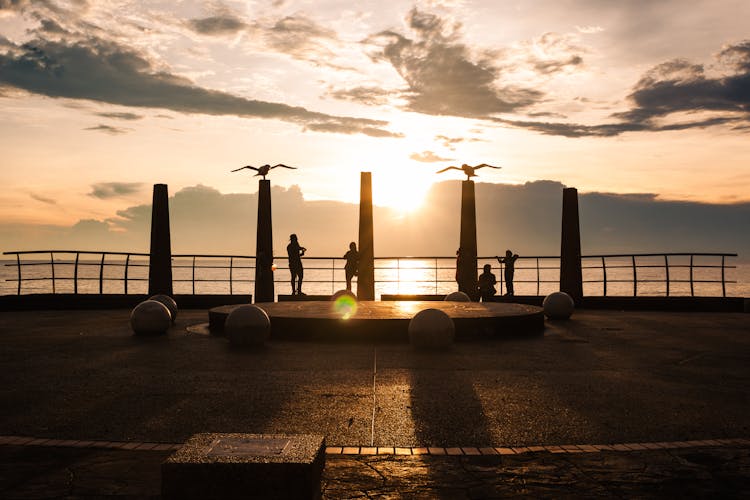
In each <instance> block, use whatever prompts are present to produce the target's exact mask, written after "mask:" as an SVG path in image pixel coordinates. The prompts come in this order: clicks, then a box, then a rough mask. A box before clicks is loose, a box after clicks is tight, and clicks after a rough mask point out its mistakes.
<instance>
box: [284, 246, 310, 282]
mask: <svg viewBox="0 0 750 500" xmlns="http://www.w3.org/2000/svg"><path fill="white" fill-rule="evenodd" d="M289 240H290V241H289V244H288V245H287V246H286V253H287V255H288V256H289V272H290V273H291V274H292V295H305V294H304V293H302V277H303V275H304V271H305V270H304V269H303V268H302V259H301V257H302V256H303V255H305V251H307V248H305V247H302V246H300V244H299V242H298V241H297V235H296V234H290V235H289ZM295 282H296V288H295Z"/></svg>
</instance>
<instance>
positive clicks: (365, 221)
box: [357, 172, 375, 300]
mask: <svg viewBox="0 0 750 500" xmlns="http://www.w3.org/2000/svg"><path fill="white" fill-rule="evenodd" d="M372 226H373V224H372V172H362V173H361V175H360V190H359V274H358V277H357V298H358V299H359V300H375V248H374V238H373V230H372Z"/></svg>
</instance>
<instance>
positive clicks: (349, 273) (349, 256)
mask: <svg viewBox="0 0 750 500" xmlns="http://www.w3.org/2000/svg"><path fill="white" fill-rule="evenodd" d="M344 258H345V259H346V264H345V265H344V272H345V273H346V289H347V290H348V291H350V292H351V291H352V278H353V277H354V276H356V275H357V273H358V272H359V252H358V251H357V244H356V243H354V242H353V241H352V242H351V243H349V251H348V252H346V253H345V254H344Z"/></svg>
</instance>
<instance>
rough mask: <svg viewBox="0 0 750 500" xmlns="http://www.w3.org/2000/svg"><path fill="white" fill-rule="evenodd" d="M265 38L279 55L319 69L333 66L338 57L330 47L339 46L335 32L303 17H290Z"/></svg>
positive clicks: (267, 30)
mask: <svg viewBox="0 0 750 500" xmlns="http://www.w3.org/2000/svg"><path fill="white" fill-rule="evenodd" d="M263 37H264V39H265V41H266V43H268V45H269V46H270V47H271V48H273V49H274V50H277V51H278V52H281V53H284V54H288V55H290V56H292V57H294V58H295V59H300V60H303V61H309V62H312V63H314V64H316V65H327V66H330V65H332V64H331V62H330V60H331V59H332V58H334V57H335V55H336V54H335V53H334V52H333V51H332V50H331V49H330V48H329V47H328V46H327V44H328V43H334V44H337V43H339V39H338V35H337V34H336V32H335V31H333V30H331V29H328V28H325V27H323V26H321V25H319V24H318V23H316V22H315V21H313V20H312V19H310V18H308V17H305V16H303V15H300V14H296V15H293V16H286V17H284V18H282V19H279V20H278V21H276V22H275V23H274V24H273V25H272V26H270V27H267V28H265V29H264V34H263Z"/></svg>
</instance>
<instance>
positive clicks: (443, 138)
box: [435, 131, 487, 151]
mask: <svg viewBox="0 0 750 500" xmlns="http://www.w3.org/2000/svg"><path fill="white" fill-rule="evenodd" d="M474 132H477V131H474ZM435 140H436V141H439V142H440V143H441V144H442V145H443V147H445V148H448V149H450V150H451V151H455V150H456V147H455V144H458V143H461V142H487V140H486V139H480V138H479V137H448V136H447V135H436V136H435Z"/></svg>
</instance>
